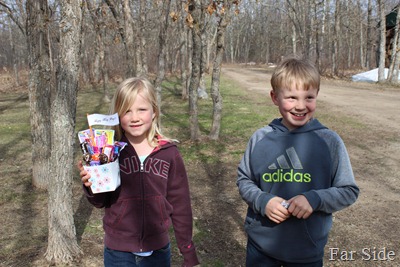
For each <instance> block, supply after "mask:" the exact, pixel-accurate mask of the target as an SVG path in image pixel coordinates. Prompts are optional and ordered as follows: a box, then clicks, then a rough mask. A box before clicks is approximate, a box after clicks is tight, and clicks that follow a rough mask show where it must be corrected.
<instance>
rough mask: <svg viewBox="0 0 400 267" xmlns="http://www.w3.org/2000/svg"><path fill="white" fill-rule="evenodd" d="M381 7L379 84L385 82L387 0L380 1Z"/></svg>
mask: <svg viewBox="0 0 400 267" xmlns="http://www.w3.org/2000/svg"><path fill="white" fill-rule="evenodd" d="M378 5H379V18H380V26H379V32H380V35H379V36H380V37H379V67H378V82H384V81H385V80H386V79H385V59H386V47H385V46H386V17H385V0H378Z"/></svg>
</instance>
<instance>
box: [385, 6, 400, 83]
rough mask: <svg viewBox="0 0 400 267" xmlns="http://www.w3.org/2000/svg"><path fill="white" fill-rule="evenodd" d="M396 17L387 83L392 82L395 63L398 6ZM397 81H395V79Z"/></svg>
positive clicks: (399, 21) (398, 19)
mask: <svg viewBox="0 0 400 267" xmlns="http://www.w3.org/2000/svg"><path fill="white" fill-rule="evenodd" d="M396 12H397V16H396V26H395V28H394V37H393V42H392V49H391V50H392V51H391V56H390V62H389V72H388V76H387V79H388V81H391V82H392V81H393V72H394V65H395V63H396V62H395V61H396V56H397V54H398V53H397V47H398V43H397V41H398V36H399V24H400V5H399V6H398V7H397V9H396ZM396 80H397V79H396Z"/></svg>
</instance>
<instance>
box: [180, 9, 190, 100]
mask: <svg viewBox="0 0 400 267" xmlns="http://www.w3.org/2000/svg"><path fill="white" fill-rule="evenodd" d="M178 9H179V10H180V11H181V12H182V11H183V4H182V1H179V3H178ZM178 27H179V30H178V32H179V38H180V39H179V42H180V46H179V47H180V49H179V55H180V69H181V71H180V74H181V84H182V90H181V95H182V99H187V98H188V87H187V54H188V53H187V52H188V51H187V45H186V42H187V39H186V37H187V32H186V27H185V21H184V18H183V17H181V18H180V20H179V25H178Z"/></svg>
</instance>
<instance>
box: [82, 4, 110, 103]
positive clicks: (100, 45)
mask: <svg viewBox="0 0 400 267" xmlns="http://www.w3.org/2000/svg"><path fill="white" fill-rule="evenodd" d="M86 4H87V8H88V10H89V13H90V16H91V18H92V20H93V24H94V29H95V33H96V44H95V54H96V56H95V57H96V60H95V63H94V74H95V75H94V80H95V83H98V82H99V80H100V79H99V78H100V75H101V80H102V84H103V102H104V103H109V102H110V96H109V92H108V90H107V84H108V69H107V64H106V51H105V44H104V35H105V34H104V29H103V28H104V25H103V24H104V22H103V20H104V19H103V18H102V16H103V15H102V12H98V10H100V8H101V5H102V3H100V6H99V7H96V8H95V7H94V6H93V4H92V2H91V0H86Z"/></svg>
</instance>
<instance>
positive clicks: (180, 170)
mask: <svg viewBox="0 0 400 267" xmlns="http://www.w3.org/2000/svg"><path fill="white" fill-rule="evenodd" d="M121 141H122V142H126V143H127V145H126V146H125V148H124V149H123V150H122V151H121V154H120V156H119V165H120V175H121V186H120V187H118V188H117V190H115V191H114V192H107V193H99V194H91V193H89V191H88V190H85V191H86V194H87V198H88V200H89V202H90V203H91V204H93V205H94V206H95V207H97V208H103V207H104V208H105V215H104V218H103V228H104V231H105V237H104V243H105V246H106V247H108V248H110V249H113V250H119V251H129V252H145V251H152V250H157V249H160V248H162V247H164V246H166V245H167V244H168V242H170V241H169V234H168V230H169V227H170V226H171V222H172V225H173V228H174V233H175V237H176V241H177V244H178V247H179V250H180V252H181V253H182V255H183V257H184V263H183V265H182V266H194V265H197V264H199V261H198V259H197V255H196V250H195V247H194V244H193V241H192V227H193V222H192V209H191V204H190V193H189V185H188V179H187V174H186V170H185V166H184V163H183V160H182V157H181V155H180V153H179V151H178V148H177V147H176V145H175V144H173V143H169V142H162V143H161V145H160V146H159V147H157V148H156V149H154V150H153V152H152V153H151V154H150V155H149V156H148V157H147V158H146V160H145V161H144V163H143V165H142V166H141V164H140V160H139V158H138V155H137V154H136V151H135V149H134V148H133V146H132V145H131V144H129V142H128V140H127V139H126V138H125V137H123V138H122V140H121Z"/></svg>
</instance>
